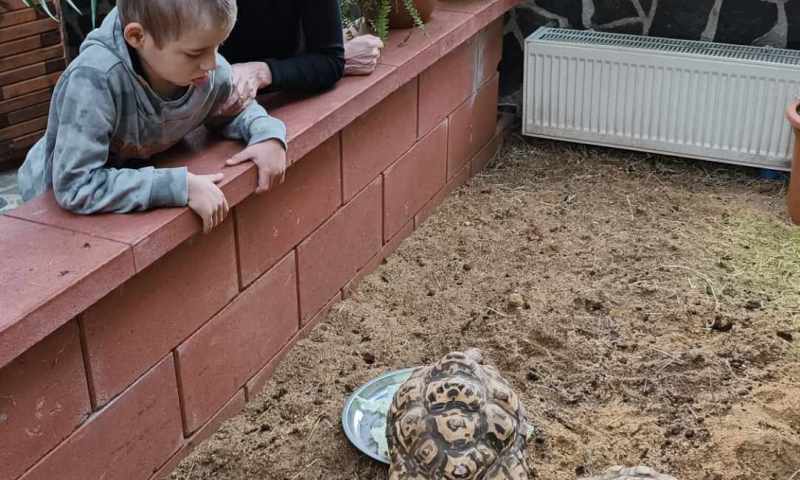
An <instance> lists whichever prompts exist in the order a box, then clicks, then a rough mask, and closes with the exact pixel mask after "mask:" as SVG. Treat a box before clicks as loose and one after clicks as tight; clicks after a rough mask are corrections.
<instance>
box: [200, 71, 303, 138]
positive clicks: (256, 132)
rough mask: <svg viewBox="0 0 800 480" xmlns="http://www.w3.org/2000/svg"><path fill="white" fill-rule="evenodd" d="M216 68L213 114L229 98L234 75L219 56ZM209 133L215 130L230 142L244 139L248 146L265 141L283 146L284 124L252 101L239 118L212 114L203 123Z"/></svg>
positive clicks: (284, 136)
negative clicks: (276, 141) (279, 143)
mask: <svg viewBox="0 0 800 480" xmlns="http://www.w3.org/2000/svg"><path fill="white" fill-rule="evenodd" d="M217 63H218V65H219V67H218V68H217V71H216V76H217V78H216V79H215V82H217V83H218V85H217V86H216V88H217V89H218V90H217V95H216V98H217V100H216V105H215V107H214V109H213V111H215V112H216V111H217V110H218V109H219V107H221V106H222V105H223V104H224V103H225V100H227V98H228V96H229V95H231V93H232V92H233V76H232V70H231V66H230V64H229V63H228V62H227V60H225V59H224V58H223V57H222V56H221V55H219V56H218V57H217ZM205 125H206V127H207V128H208V129H209V130H213V131H217V132H219V133H220V134H222V136H224V137H225V138H229V139H231V140H243V141H244V142H245V143H247V145H248V146H250V145H255V144H257V143H262V142H266V141H267V140H272V139H274V140H278V141H279V142H281V144H283V148H287V145H286V125H284V123H283V122H282V121H280V120H278V119H277V118H275V117H272V116H270V115H269V114H268V113H267V111H266V110H265V109H264V107H262V106H261V105H259V104H258V102H252V103H250V105H248V106H247V108H245V109H244V110H242V111H241V112H240V113H239V114H238V115H236V116H234V117H226V116H223V115H219V114H217V113H215V114H212V115H211V117H209V118H208V120H207V121H206V123H205Z"/></svg>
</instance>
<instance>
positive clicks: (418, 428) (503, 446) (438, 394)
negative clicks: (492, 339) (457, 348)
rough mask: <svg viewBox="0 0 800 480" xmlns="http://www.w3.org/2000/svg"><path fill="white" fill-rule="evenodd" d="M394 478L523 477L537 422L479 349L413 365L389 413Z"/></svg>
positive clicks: (528, 474) (462, 479)
mask: <svg viewBox="0 0 800 480" xmlns="http://www.w3.org/2000/svg"><path fill="white" fill-rule="evenodd" d="M386 425H387V430H388V431H387V436H388V445H389V457H390V459H391V467H390V470H389V480H440V479H441V480H444V479H447V480H526V479H528V478H530V477H531V470H530V468H529V467H528V464H527V461H526V456H525V447H526V446H527V444H528V441H529V439H530V437H531V432H532V429H531V428H530V423H529V422H528V418H527V416H526V414H525V409H524V407H523V405H522V402H520V400H519V398H518V397H517V395H516V394H515V393H514V391H513V390H512V389H511V386H510V385H509V384H508V382H506V381H505V380H504V379H503V377H501V376H500V373H499V372H498V371H497V369H495V368H494V367H493V366H491V365H485V364H483V363H482V356H481V353H480V352H479V351H478V350H476V349H470V350H467V351H466V352H464V353H462V352H453V353H449V354H447V355H445V356H444V358H442V359H441V360H439V361H438V362H436V363H434V364H433V365H430V366H426V367H420V368H418V369H416V370H415V371H414V372H413V373H412V374H411V376H410V377H409V378H408V380H406V381H405V382H404V383H403V384H402V385H400V387H399V388H398V389H397V392H396V393H395V395H394V398H393V399H392V405H391V407H390V408H389V412H388V414H387V423H386Z"/></svg>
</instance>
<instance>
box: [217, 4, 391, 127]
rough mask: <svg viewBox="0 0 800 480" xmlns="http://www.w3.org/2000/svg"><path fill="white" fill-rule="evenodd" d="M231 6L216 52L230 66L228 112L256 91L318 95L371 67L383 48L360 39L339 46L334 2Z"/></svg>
mask: <svg viewBox="0 0 800 480" xmlns="http://www.w3.org/2000/svg"><path fill="white" fill-rule="evenodd" d="M237 5H238V7H239V13H238V18H237V22H236V26H235V27H234V29H233V32H231V35H230V37H228V39H227V40H226V41H225V43H224V44H223V45H222V48H221V50H220V53H222V55H223V56H224V57H225V58H226V59H227V60H228V61H229V62H230V63H231V64H233V70H234V83H235V84H236V92H235V93H234V95H233V96H232V98H231V99H230V101H229V102H228V105H226V108H225V109H226V110H228V111H230V110H233V111H235V110H237V109H240V108H243V107H244V106H246V104H248V103H249V102H250V101H252V100H253V99H254V98H255V97H256V95H257V94H258V92H259V91H293V92H318V91H322V90H326V89H330V88H332V87H333V86H334V85H335V84H336V82H337V81H338V80H339V79H340V78H341V77H342V76H343V75H344V74H345V73H348V74H368V73H371V72H372V70H374V68H375V65H376V63H377V59H378V56H379V55H380V50H379V49H380V48H381V47H382V46H383V44H382V43H381V41H380V40H379V39H378V38H377V37H373V36H364V37H357V38H356V39H354V40H352V41H350V42H348V44H347V45H345V43H344V41H343V33H342V18H341V12H340V9H339V0H291V1H288V0H237ZM346 57H348V58H347V59H346ZM346 60H349V61H348V62H346ZM346 63H349V65H346Z"/></svg>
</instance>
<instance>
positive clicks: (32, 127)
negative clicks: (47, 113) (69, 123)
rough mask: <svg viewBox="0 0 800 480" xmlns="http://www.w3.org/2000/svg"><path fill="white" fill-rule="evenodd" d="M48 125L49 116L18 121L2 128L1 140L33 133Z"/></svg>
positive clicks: (0, 131) (0, 130)
mask: <svg viewBox="0 0 800 480" xmlns="http://www.w3.org/2000/svg"><path fill="white" fill-rule="evenodd" d="M45 127H47V117H39V118H35V119H33V120H29V121H27V122H22V123H17V124H15V125H12V126H10V127H6V128H3V129H0V141H3V140H12V139H14V138H17V137H21V136H22V135H26V134H29V133H33V132H36V131H39V130H42V129H44V128H45Z"/></svg>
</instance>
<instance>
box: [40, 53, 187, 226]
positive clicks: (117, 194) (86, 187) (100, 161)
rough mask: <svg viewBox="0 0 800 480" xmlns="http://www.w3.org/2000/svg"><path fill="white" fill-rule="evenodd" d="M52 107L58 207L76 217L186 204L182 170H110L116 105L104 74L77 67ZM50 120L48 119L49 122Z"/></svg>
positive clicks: (184, 171)
mask: <svg viewBox="0 0 800 480" xmlns="http://www.w3.org/2000/svg"><path fill="white" fill-rule="evenodd" d="M68 75H69V76H68V77H67V78H65V79H64V81H65V82H67V83H66V85H65V87H64V88H62V89H60V92H59V97H60V98H57V99H54V102H53V105H60V108H59V109H58V111H57V112H56V119H55V120H56V121H57V122H58V131H57V134H56V139H55V145H54V148H53V179H52V180H53V191H54V193H55V197H56V200H57V201H58V203H59V205H61V206H62V207H63V208H65V209H67V210H71V211H72V212H75V213H80V214H92V213H99V212H117V213H125V212H133V211H143V210H149V209H151V208H157V207H179V206H185V205H186V204H187V203H188V184H187V170H186V168H160V169H157V168H153V167H147V168H141V169H125V168H109V167H107V162H108V153H109V145H110V142H111V138H112V134H113V132H114V127H115V125H116V104H115V97H114V94H113V90H112V88H111V86H110V85H109V80H108V77H107V76H106V75H105V73H101V72H100V71H99V70H95V69H92V68H87V67H78V68H75V69H73V70H72V71H70V72H69V74H68ZM52 120H53V118H52V116H51V121H52Z"/></svg>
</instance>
